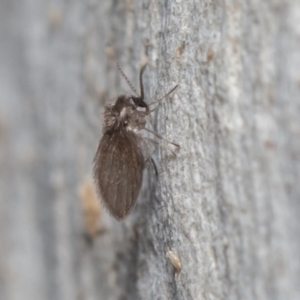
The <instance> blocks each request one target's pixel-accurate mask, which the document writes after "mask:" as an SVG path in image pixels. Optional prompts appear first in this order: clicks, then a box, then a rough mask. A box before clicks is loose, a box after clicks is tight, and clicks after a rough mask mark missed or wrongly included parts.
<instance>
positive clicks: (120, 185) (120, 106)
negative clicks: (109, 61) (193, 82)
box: [94, 65, 179, 220]
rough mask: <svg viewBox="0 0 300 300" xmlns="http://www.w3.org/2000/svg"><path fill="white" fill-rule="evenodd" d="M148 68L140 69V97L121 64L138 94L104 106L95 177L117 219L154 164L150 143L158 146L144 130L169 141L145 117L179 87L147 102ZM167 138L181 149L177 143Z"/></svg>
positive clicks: (134, 197) (104, 199)
mask: <svg viewBox="0 0 300 300" xmlns="http://www.w3.org/2000/svg"><path fill="white" fill-rule="evenodd" d="M145 67H146V65H144V66H143V67H142V68H141V71H140V76H139V77H140V96H138V93H137V92H136V90H135V89H134V87H133V86H132V84H131V83H130V81H129V80H128V78H127V77H126V75H125V74H124V73H123V71H122V70H121V68H120V67H119V65H118V68H119V70H120V72H121V74H122V76H123V77H124V78H125V80H126V81H127V83H128V85H129V86H130V87H131V89H132V90H133V92H134V93H135V94H136V96H125V95H121V96H118V97H117V98H116V100H115V101H114V103H110V104H107V105H106V106H105V108H104V128H103V136H102V138H101V140H100V143H99V146H98V149H97V151H96V154H95V158H94V180H95V185H96V189H97V192H98V194H99V196H100V197H101V199H102V201H103V202H104V204H105V205H106V207H107V208H108V210H109V212H110V213H111V214H112V215H113V216H114V217H115V218H116V219H118V220H122V219H124V218H125V217H126V216H127V215H128V214H129V212H130V210H131V209H132V207H133V205H134V203H135V202H136V199H137V197H138V194H139V191H140V188H141V185H142V181H143V171H144V169H145V168H146V167H147V165H148V162H149V161H151V162H152V163H153V164H154V161H153V160H152V158H151V156H150V151H149V142H150V143H154V144H158V145H159V143H158V142H157V141H156V140H155V139H152V138H148V137H144V136H142V134H141V130H146V131H148V132H150V133H152V134H153V135H154V136H156V137H157V138H160V139H163V140H166V139H164V138H163V137H162V136H160V135H159V134H158V133H157V132H155V131H152V130H150V129H148V128H146V127H145V126H146V117H147V116H148V115H149V114H150V113H151V112H152V111H154V110H150V106H151V105H153V104H155V103H158V102H159V101H160V100H162V99H163V98H165V97H167V96H168V95H170V94H171V93H172V92H173V91H174V90H175V89H176V88H177V85H176V86H175V87H174V88H173V89H172V90H171V91H170V92H168V93H167V94H166V95H165V96H164V97H162V98H160V99H158V100H157V101H155V102H152V103H150V104H149V105H148V104H147V103H146V102H145V101H144V86H143V72H144V70H145ZM166 141H167V142H168V143H170V144H172V145H174V146H175V147H177V148H179V145H178V144H175V143H173V142H171V141H168V140H166ZM154 166H155V164H154ZM155 169H156V166H155ZM156 172H157V169H156Z"/></svg>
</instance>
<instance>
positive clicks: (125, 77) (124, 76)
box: [117, 63, 144, 96]
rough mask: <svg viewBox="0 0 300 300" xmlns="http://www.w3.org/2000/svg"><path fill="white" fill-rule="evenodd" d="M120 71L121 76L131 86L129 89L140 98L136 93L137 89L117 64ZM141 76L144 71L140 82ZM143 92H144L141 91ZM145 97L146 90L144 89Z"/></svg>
mask: <svg viewBox="0 0 300 300" xmlns="http://www.w3.org/2000/svg"><path fill="white" fill-rule="evenodd" d="M117 66H118V69H119V71H120V73H121V75H122V76H123V78H124V79H125V80H126V82H127V84H128V85H129V87H130V88H131V89H132V91H133V92H134V93H135V94H136V95H137V96H139V94H138V92H137V91H136V89H135V88H134V87H133V85H132V83H131V82H130V81H129V79H128V77H127V76H126V75H125V73H124V72H123V70H122V69H121V67H120V65H119V63H117ZM141 74H142V70H141V72H140V80H141ZM141 92H142V90H141ZM143 95H144V89H143Z"/></svg>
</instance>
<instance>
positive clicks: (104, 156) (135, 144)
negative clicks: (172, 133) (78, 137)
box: [94, 130, 145, 220]
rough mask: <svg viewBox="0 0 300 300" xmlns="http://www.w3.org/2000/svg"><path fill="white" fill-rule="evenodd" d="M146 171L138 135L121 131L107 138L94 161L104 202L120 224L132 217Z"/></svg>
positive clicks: (103, 140)
mask: <svg viewBox="0 0 300 300" xmlns="http://www.w3.org/2000/svg"><path fill="white" fill-rule="evenodd" d="M144 167H145V162H144V157H143V154H142V151H141V149H140V147H139V137H137V136H136V135H135V134H134V133H132V132H127V131H121V130H120V131H114V132H112V133H105V134H104V135H103V137H102V139H101V141H100V143H99V146H98V150H97V152H96V155H95V159H94V178H95V183H96V187H97V190H98V192H99V194H100V196H101V198H102V201H103V202H104V203H105V205H106V206H107V208H108V210H109V211H110V213H111V214H112V215H113V216H114V217H116V218H117V219H119V220H122V219H124V218H125V217H126V216H127V215H128V213H129V212H130V210H131V208H132V207H133V205H134V203H135V201H136V199H137V197H138V194H139V190H140V188H141V184H142V179H143V170H144Z"/></svg>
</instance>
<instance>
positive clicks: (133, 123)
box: [104, 95, 149, 132]
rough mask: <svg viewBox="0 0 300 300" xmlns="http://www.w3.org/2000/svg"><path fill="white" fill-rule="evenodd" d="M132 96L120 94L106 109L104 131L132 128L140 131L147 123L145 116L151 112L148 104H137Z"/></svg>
mask: <svg viewBox="0 0 300 300" xmlns="http://www.w3.org/2000/svg"><path fill="white" fill-rule="evenodd" d="M134 99H135V98H134V97H132V96H123V95H122V96H119V97H118V98H117V99H116V101H115V102H114V103H113V104H107V105H106V106H105V109H104V131H107V130H118V129H125V130H132V131H135V132H137V131H140V130H141V129H143V128H144V127H145V125H146V120H145V117H146V116H147V115H148V114H149V109H148V106H147V104H145V103H144V102H143V106H138V105H136V103H135V102H136V101H134Z"/></svg>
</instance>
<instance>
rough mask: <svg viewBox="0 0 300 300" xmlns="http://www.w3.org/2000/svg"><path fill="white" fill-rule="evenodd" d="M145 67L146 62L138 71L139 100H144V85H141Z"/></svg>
mask: <svg viewBox="0 0 300 300" xmlns="http://www.w3.org/2000/svg"><path fill="white" fill-rule="evenodd" d="M145 68H146V64H145V65H143V66H142V68H141V71H140V92H141V96H140V98H141V100H144V85H143V73H144V70H145Z"/></svg>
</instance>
